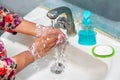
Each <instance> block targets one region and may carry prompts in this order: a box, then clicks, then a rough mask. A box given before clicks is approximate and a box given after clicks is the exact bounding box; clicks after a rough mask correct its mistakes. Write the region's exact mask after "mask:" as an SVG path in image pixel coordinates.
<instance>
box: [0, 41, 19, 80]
mask: <svg viewBox="0 0 120 80" xmlns="http://www.w3.org/2000/svg"><path fill="white" fill-rule="evenodd" d="M16 68H17V64H16V62H15V60H14V59H13V58H7V56H6V50H5V48H4V44H3V42H2V41H1V40H0V80H14V79H15V74H16V72H15V70H16Z"/></svg>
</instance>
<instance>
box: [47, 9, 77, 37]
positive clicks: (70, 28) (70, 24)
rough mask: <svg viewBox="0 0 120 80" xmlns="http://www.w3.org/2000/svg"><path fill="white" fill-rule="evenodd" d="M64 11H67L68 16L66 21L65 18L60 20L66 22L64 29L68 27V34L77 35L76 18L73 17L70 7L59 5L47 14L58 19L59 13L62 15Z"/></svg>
mask: <svg viewBox="0 0 120 80" xmlns="http://www.w3.org/2000/svg"><path fill="white" fill-rule="evenodd" d="M62 13H65V14H66V17H67V19H66V22H65V20H60V21H62V22H64V23H65V24H64V29H67V34H68V35H70V36H71V35H75V34H76V30H75V24H74V19H73V16H72V12H71V10H70V8H68V7H58V8H55V9H52V10H50V11H48V13H47V16H48V17H49V18H50V19H53V20H54V19H57V17H58V16H59V15H61V14H62ZM58 19H59V18H58ZM60 21H58V22H60ZM59 24H60V23H59ZM62 24H63V23H62ZM66 24H67V25H66ZM57 27H59V28H61V26H57Z"/></svg>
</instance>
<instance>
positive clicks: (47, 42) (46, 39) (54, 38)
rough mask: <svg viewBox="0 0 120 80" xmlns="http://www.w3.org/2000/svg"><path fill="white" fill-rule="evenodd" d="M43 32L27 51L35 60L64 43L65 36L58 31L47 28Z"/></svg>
mask: <svg viewBox="0 0 120 80" xmlns="http://www.w3.org/2000/svg"><path fill="white" fill-rule="evenodd" d="M43 30H44V31H43V32H42V34H41V36H40V37H39V38H37V39H36V40H35V41H34V42H33V44H32V45H31V46H30V49H29V51H30V52H31V54H32V55H33V56H34V58H35V59H38V58H40V57H43V56H45V55H46V54H47V52H48V51H50V50H51V48H53V47H54V46H57V45H59V44H61V43H63V42H64V38H65V35H64V34H63V33H62V32H61V31H60V30H59V29H54V28H52V27H47V28H44V29H43Z"/></svg>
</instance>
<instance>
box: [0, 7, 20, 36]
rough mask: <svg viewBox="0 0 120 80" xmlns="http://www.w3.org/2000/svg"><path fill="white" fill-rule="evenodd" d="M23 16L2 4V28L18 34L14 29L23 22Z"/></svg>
mask: <svg viewBox="0 0 120 80" xmlns="http://www.w3.org/2000/svg"><path fill="white" fill-rule="evenodd" d="M21 21H22V17H20V16H19V15H17V14H16V13H15V12H12V11H9V10H8V9H6V8H4V7H2V6H0V28H1V29H3V30H6V31H8V32H10V33H13V34H16V32H14V29H15V28H16V27H17V26H18V25H19V24H20V23H21Z"/></svg>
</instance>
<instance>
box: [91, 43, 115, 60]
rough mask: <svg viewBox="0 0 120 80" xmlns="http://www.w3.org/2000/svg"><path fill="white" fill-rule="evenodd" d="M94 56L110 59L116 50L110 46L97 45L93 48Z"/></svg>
mask: <svg viewBox="0 0 120 80" xmlns="http://www.w3.org/2000/svg"><path fill="white" fill-rule="evenodd" d="M92 54H93V55H94V56H96V57H100V58H109V57H112V56H113V55H114V54H115V49H114V48H113V47H112V46H109V45H97V46H94V47H93V48H92Z"/></svg>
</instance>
